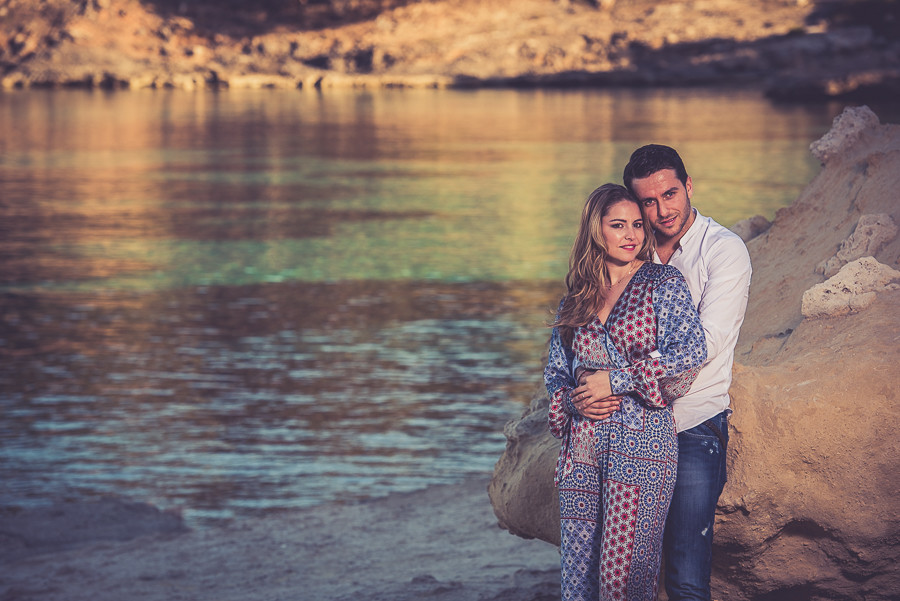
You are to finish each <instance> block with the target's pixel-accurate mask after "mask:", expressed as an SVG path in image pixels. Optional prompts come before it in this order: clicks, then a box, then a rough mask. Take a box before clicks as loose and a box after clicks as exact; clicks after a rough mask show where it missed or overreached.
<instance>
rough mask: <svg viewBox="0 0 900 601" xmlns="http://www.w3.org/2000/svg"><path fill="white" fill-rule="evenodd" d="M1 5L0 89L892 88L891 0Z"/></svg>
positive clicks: (22, 1)
mask: <svg viewBox="0 0 900 601" xmlns="http://www.w3.org/2000/svg"><path fill="white" fill-rule="evenodd" d="M247 6H248V3H246V2H245V3H240V2H233V1H230V0H223V1H222V2H213V1H212V0H193V1H188V0H183V1H179V2H176V1H174V0H155V1H154V0H42V1H41V2H34V1H31V0H0V23H2V27H3V30H2V31H0V87H2V88H3V89H17V88H32V87H100V88H107V89H119V88H132V89H138V88H181V89H197V88H222V87H231V88H248V87H249V88H265V87H271V88H291V89H296V88H299V89H316V90H321V89H327V88H335V87H357V88H380V87H437V88H452V87H583V86H591V87H604V86H609V87H612V86H653V87H669V86H722V85H727V86H749V87H754V88H757V89H763V90H765V91H766V93H767V94H768V95H769V96H771V97H772V98H775V99H781V100H816V99H832V98H839V99H857V100H865V99H866V98H872V99H875V98H881V99H885V98H890V97H893V96H895V95H896V94H897V93H898V91H900V34H898V32H900V23H898V19H900V8H898V3H897V2H894V1H893V0H819V1H818V2H811V1H810V0H753V1H750V2H738V1H736V0H690V1H672V2H655V1H651V0H633V1H627V0H619V1H618V2H615V1H613V0H604V1H603V2H593V1H588V0H581V1H576V0H522V1H519V2H510V1H509V0H485V1H481V0H434V1H430V2H414V1H408V0H406V1H404V0H384V1H380V2H377V1H375V0H358V1H355V2H349V1H343V0H334V1H331V2H329V1H325V0H319V1H316V0H305V1H303V2H287V1H286V0H263V1H260V2H254V3H252V6H253V8H248V7H247Z"/></svg>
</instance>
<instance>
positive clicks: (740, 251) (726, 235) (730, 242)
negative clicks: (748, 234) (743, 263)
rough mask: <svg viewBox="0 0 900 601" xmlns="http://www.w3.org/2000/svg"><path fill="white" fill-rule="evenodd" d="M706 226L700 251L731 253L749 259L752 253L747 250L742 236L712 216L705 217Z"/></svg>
mask: <svg viewBox="0 0 900 601" xmlns="http://www.w3.org/2000/svg"><path fill="white" fill-rule="evenodd" d="M703 219H704V221H705V226H706V232H705V234H704V235H703V237H702V238H701V240H700V248H698V251H700V252H702V253H704V254H709V253H713V254H716V253H718V252H721V253H726V254H730V255H737V256H741V257H746V258H747V260H748V261H749V259H750V253H749V252H748V251H747V245H746V244H744V241H743V240H742V239H741V237H740V236H738V235H737V234H735V233H734V232H732V231H731V230H730V229H728V228H727V227H725V226H724V225H722V224H721V223H719V222H718V221H716V220H715V219H713V218H712V217H703Z"/></svg>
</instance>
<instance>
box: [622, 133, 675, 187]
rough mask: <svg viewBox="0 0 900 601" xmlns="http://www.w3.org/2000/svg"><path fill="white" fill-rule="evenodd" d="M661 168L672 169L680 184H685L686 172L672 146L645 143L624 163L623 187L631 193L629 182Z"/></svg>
mask: <svg viewBox="0 0 900 601" xmlns="http://www.w3.org/2000/svg"><path fill="white" fill-rule="evenodd" d="M663 169H674V170H675V176H676V177H678V179H679V180H681V183H682V184H684V185H687V178H688V174H687V170H686V169H685V168H684V162H683V161H682V160H681V157H680V156H678V153H677V152H675V149H674V148H669V147H668V146H663V145H662V144H647V145H646V146H641V147H640V148H638V149H637V150H635V151H634V152H632V153H631V158H630V159H628V164H627V165H625V173H624V174H623V176H622V179H623V180H624V182H625V187H626V188H628V190H629V191H630V192H631V193H632V194H633V193H634V190H633V189H632V188H631V183H632V182H633V181H634V180H636V179H642V178H645V177H647V176H649V175H652V174H654V173H656V172H657V171H662V170H663Z"/></svg>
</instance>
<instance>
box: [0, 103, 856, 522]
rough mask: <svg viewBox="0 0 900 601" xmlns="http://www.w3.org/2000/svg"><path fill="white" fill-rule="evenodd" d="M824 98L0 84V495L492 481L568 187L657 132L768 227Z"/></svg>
mask: <svg viewBox="0 0 900 601" xmlns="http://www.w3.org/2000/svg"><path fill="white" fill-rule="evenodd" d="M841 108H842V107H841V106H839V105H827V106H818V107H797V106H777V105H773V104H770V103H769V102H767V101H765V100H764V99H762V98H761V97H760V96H758V95H756V94H752V93H727V92H710V91H703V90H665V91H661V92H652V91H557V92H545V91H534V92H521V91H475V92H472V91H467V92H449V91H434V90H428V91H408V90H407V91H391V92H377V93H367V92H328V93H323V94H315V93H309V92H281V91H229V92H221V93H185V92H175V91H165V92H164V91H156V92H151V91H146V92H126V93H122V92H118V93H113V94H108V93H102V92H84V91H74V90H73V91H52V92H51V91H47V92H44V91H34V92H16V93H6V94H0V135H2V138H0V189H2V193H0V194H2V195H0V214H2V221H0V230H2V239H0V253H2V255H0V259H2V263H0V301H2V321H0V359H2V360H0V412H2V420H0V482H2V483H3V485H2V487H0V505H6V506H8V505H30V504H39V503H45V502H47V501H49V500H51V499H58V498H79V497H90V496H96V495H104V494H115V495H123V496H127V497H129V498H132V499H137V500H142V501H147V502H151V503H154V504H157V505H159V506H161V507H164V508H177V509H181V510H182V511H183V512H184V515H185V516H186V518H187V519H188V521H189V523H192V524H194V525H207V524H215V523H217V522H220V521H222V520H228V519H233V518H235V517H240V516H244V515H254V514H260V513H263V512H271V511H277V510H283V509H287V508H292V507H301V506H310V505H315V504H320V503H325V502H342V501H346V500H353V499H359V498H365V497H371V496H380V495H386V494H389V493H391V492H395V491H406V490H412V489H417V488H422V487H424V486H426V485H428V484H434V483H449V482H455V481H459V480H461V479H462V478H464V477H465V476H467V475H470V474H473V473H483V472H486V471H489V470H490V469H491V468H492V467H493V465H494V463H495V462H496V460H497V458H498V457H499V455H500V453H501V452H502V450H503V448H504V444H505V440H504V437H503V435H502V428H503V425H504V423H505V422H506V421H507V420H509V419H510V418H512V417H515V416H516V415H518V414H519V413H520V412H521V411H522V409H523V408H524V407H525V406H526V405H527V403H528V402H529V400H530V399H531V398H532V397H533V396H534V395H535V393H536V391H537V390H539V388H540V384H541V380H540V375H541V369H542V362H541V360H542V353H543V352H544V347H545V344H546V340H547V333H548V332H547V330H546V328H545V327H544V323H545V322H546V320H547V319H548V313H547V312H548V310H549V309H550V308H551V307H553V306H555V303H556V301H557V299H558V296H559V294H560V293H561V281H562V278H563V276H564V274H565V269H566V260H567V254H568V250H569V246H570V244H571V241H572V237H573V235H574V231H575V227H576V225H577V218H578V214H579V212H580V207H581V204H582V203H583V201H584V198H585V197H586V195H587V194H588V193H589V192H590V190H592V189H593V188H594V187H596V186H597V185H600V184H602V183H604V182H606V181H619V180H620V177H621V168H622V166H623V165H624V163H625V162H626V160H627V158H628V155H629V154H630V153H631V151H632V150H633V149H634V148H635V147H637V146H638V145H641V144H644V143H647V142H661V143H666V144H670V145H673V146H675V147H677V148H678V149H679V150H680V151H681V153H682V155H683V157H684V159H685V161H686V163H687V165H688V169H689V171H690V172H691V174H692V176H693V178H694V184H695V205H696V206H698V207H699V208H700V210H701V211H703V212H704V213H706V214H708V215H711V216H713V217H715V218H717V219H718V220H720V221H721V222H722V223H724V224H726V225H731V224H733V223H734V222H736V221H738V220H740V219H742V218H745V217H749V216H752V215H755V214H759V213H761V214H764V215H766V216H767V217H770V218H771V217H772V216H773V215H774V213H775V211H776V210H777V209H778V208H779V207H782V206H785V205H787V204H789V203H790V202H791V201H792V200H793V199H794V198H795V197H796V196H797V194H798V193H799V192H800V190H801V189H802V188H803V186H804V185H805V184H806V183H807V182H808V181H809V180H810V179H811V178H812V177H814V176H815V174H816V173H817V172H818V170H819V166H818V164H817V163H816V162H815V160H814V159H813V158H812V157H811V156H810V155H809V153H808V150H807V148H808V145H809V143H810V142H811V141H813V140H815V139H817V138H818V137H820V136H821V135H822V134H823V133H824V132H825V131H827V129H828V127H829V126H830V124H831V121H832V119H833V117H834V116H835V115H836V114H838V113H839V112H840V110H841Z"/></svg>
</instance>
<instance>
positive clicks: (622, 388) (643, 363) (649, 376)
mask: <svg viewBox="0 0 900 601" xmlns="http://www.w3.org/2000/svg"><path fill="white" fill-rule="evenodd" d="M651 298H652V303H653V310H654V312H655V313H656V322H657V326H656V345H657V348H656V350H655V351H654V352H652V353H650V355H649V356H648V357H646V358H645V359H642V360H640V361H637V362H635V363H633V364H632V365H628V366H625V367H623V368H621V369H614V370H612V371H611V372H610V374H609V381H610V385H611V387H612V392H613V394H626V393H629V392H633V393H636V394H637V395H638V396H639V397H640V398H641V400H642V401H643V402H644V403H645V404H647V405H649V406H651V407H665V406H666V405H668V404H669V403H671V402H672V401H674V400H675V399H677V398H679V397H681V396H684V395H685V394H686V393H687V391H688V390H690V387H691V384H693V383H694V380H695V379H696V378H697V374H698V373H699V372H700V367H701V366H702V365H703V363H704V362H705V361H706V337H705V335H704V332H703V326H702V325H701V323H700V316H699V315H698V313H697V309H696V308H695V307H694V303H693V301H692V299H691V292H690V290H688V287H687V282H685V280H684V277H683V276H682V275H681V274H680V273H677V271H675V270H674V268H673V272H672V273H671V274H668V276H667V277H665V279H663V280H662V281H661V282H660V283H659V284H658V285H657V286H655V288H654V290H653V292H652V297H651Z"/></svg>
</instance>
